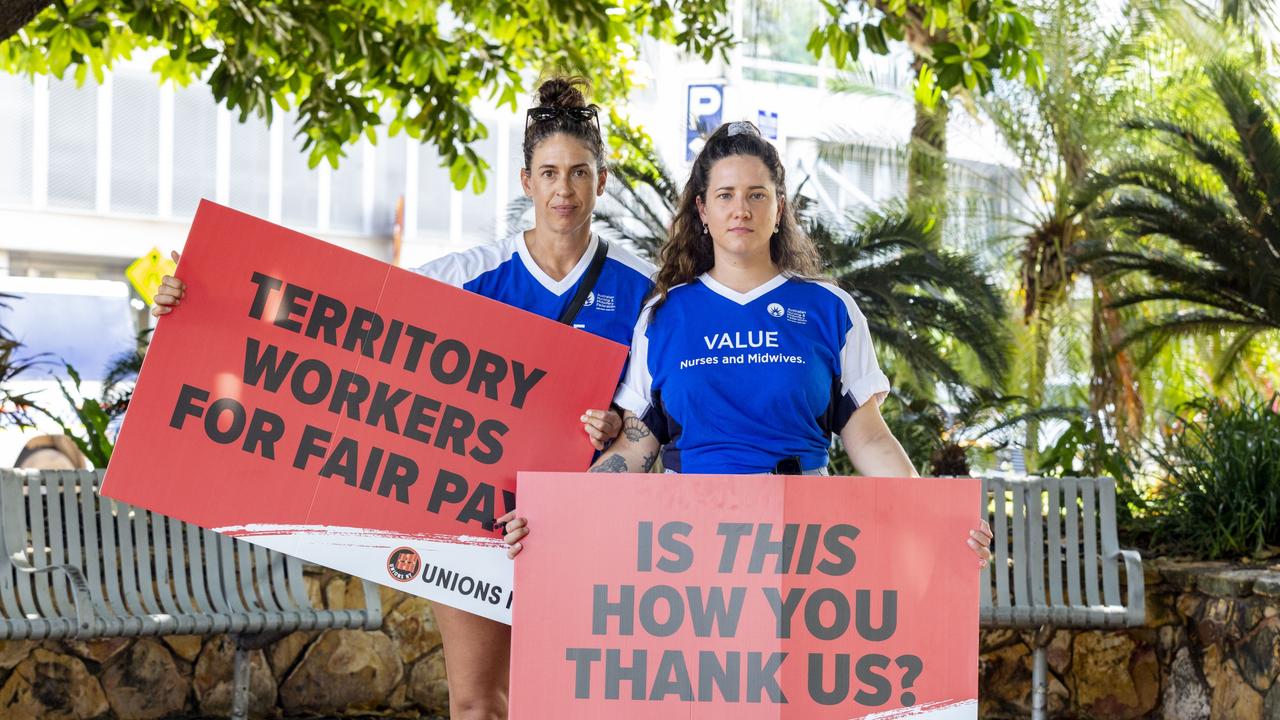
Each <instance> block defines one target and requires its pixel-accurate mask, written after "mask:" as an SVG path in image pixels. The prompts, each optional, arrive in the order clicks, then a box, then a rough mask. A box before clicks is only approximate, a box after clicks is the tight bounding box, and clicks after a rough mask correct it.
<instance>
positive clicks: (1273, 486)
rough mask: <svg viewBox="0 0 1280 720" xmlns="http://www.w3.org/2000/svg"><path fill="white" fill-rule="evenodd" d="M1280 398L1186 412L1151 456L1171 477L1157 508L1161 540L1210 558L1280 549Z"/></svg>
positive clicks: (1204, 403) (1199, 406) (1208, 401)
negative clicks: (1279, 411)
mask: <svg viewBox="0 0 1280 720" xmlns="http://www.w3.org/2000/svg"><path fill="white" fill-rule="evenodd" d="M1276 406H1277V397H1275V396H1273V397H1272V398H1271V400H1269V401H1262V400H1258V399H1253V400H1242V401H1241V402H1239V403H1228V402H1226V401H1223V400H1221V399H1218V398H1200V399H1198V400H1194V401H1192V402H1190V403H1187V404H1186V405H1184V406H1182V407H1181V408H1179V411H1178V417H1177V418H1176V420H1175V422H1174V423H1173V426H1172V428H1171V432H1169V433H1168V435H1167V436H1166V437H1165V438H1164V440H1163V441H1162V442H1161V443H1160V445H1159V446H1158V447H1157V448H1156V449H1155V450H1154V451H1153V452H1152V457H1153V459H1154V460H1155V462H1156V463H1157V465H1158V466H1159V468H1160V471H1161V474H1162V475H1163V476H1164V484H1163V485H1162V486H1161V487H1160V488H1159V489H1158V490H1157V492H1156V496H1155V498H1154V501H1153V503H1152V510H1153V511H1154V518H1153V519H1154V520H1155V540H1156V541H1157V542H1159V543H1162V544H1167V545H1169V546H1171V547H1173V548H1176V549H1180V550H1184V551H1189V552H1193V553H1195V554H1196V555H1201V556H1204V557H1208V558H1220V557H1232V556H1240V555H1253V554H1257V553H1259V552H1260V551H1262V550H1264V549H1265V548H1266V547H1267V546H1269V545H1270V546H1275V545H1280V413H1277V412H1276V411H1275V408H1276Z"/></svg>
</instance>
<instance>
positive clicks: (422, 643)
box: [382, 597, 440, 664]
mask: <svg viewBox="0 0 1280 720" xmlns="http://www.w3.org/2000/svg"><path fill="white" fill-rule="evenodd" d="M382 629H383V631H384V632H386V633H387V635H389V636H390V637H391V640H392V641H393V642H394V643H395V645H396V648H397V649H398V650H399V651H400V659H401V660H403V661H404V662H405V664H409V663H412V662H413V661H414V660H417V659H418V658H420V657H422V656H423V655H426V654H427V653H429V652H431V651H432V650H435V649H436V648H438V647H440V630H439V629H438V628H437V627H436V622H435V616H434V615H433V614H432V613H431V604H430V603H429V602H427V601H426V600H425V599H423V598H420V597H413V598H409V599H408V600H405V601H404V602H401V603H400V605H399V606H398V607H396V609H395V610H393V611H392V612H391V614H389V615H387V616H386V618H385V619H384V620H383V621H382Z"/></svg>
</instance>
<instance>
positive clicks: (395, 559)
mask: <svg viewBox="0 0 1280 720" xmlns="http://www.w3.org/2000/svg"><path fill="white" fill-rule="evenodd" d="M420 570H422V558H421V557H419V556H418V551H417V550H414V549H413V548H411V547H398V548H396V549H395V550H392V551H391V554H390V555H389V556H387V574H389V575H390V576H391V577H392V578H394V579H395V580H397V581H399V582H409V581H410V580H412V579H414V578H416V577H418V571H420Z"/></svg>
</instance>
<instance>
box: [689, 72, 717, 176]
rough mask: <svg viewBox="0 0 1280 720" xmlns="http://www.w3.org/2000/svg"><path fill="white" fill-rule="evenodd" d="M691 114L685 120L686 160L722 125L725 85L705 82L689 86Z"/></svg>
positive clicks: (691, 157) (690, 158)
mask: <svg viewBox="0 0 1280 720" xmlns="http://www.w3.org/2000/svg"><path fill="white" fill-rule="evenodd" d="M688 108H689V116H688V119H687V120H686V122H685V160H692V159H693V157H694V156H695V155H697V154H698V151H699V150H701V149H702V145H703V143H704V138H705V137H706V136H707V135H710V134H711V133H712V132H714V131H715V129H716V128H718V127H720V123H721V122H722V121H723V118H724V85H722V84H720V83H705V84H700V85H690V86H689V97H688Z"/></svg>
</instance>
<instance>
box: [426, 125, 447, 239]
mask: <svg viewBox="0 0 1280 720" xmlns="http://www.w3.org/2000/svg"><path fill="white" fill-rule="evenodd" d="M440 160H441V158H440V155H439V153H437V152H436V149H435V146H433V145H431V144H429V143H424V144H422V145H419V146H418V229H419V230H425V231H428V232H439V233H447V232H449V198H450V195H451V194H452V192H453V183H451V182H449V168H445V167H440Z"/></svg>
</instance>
